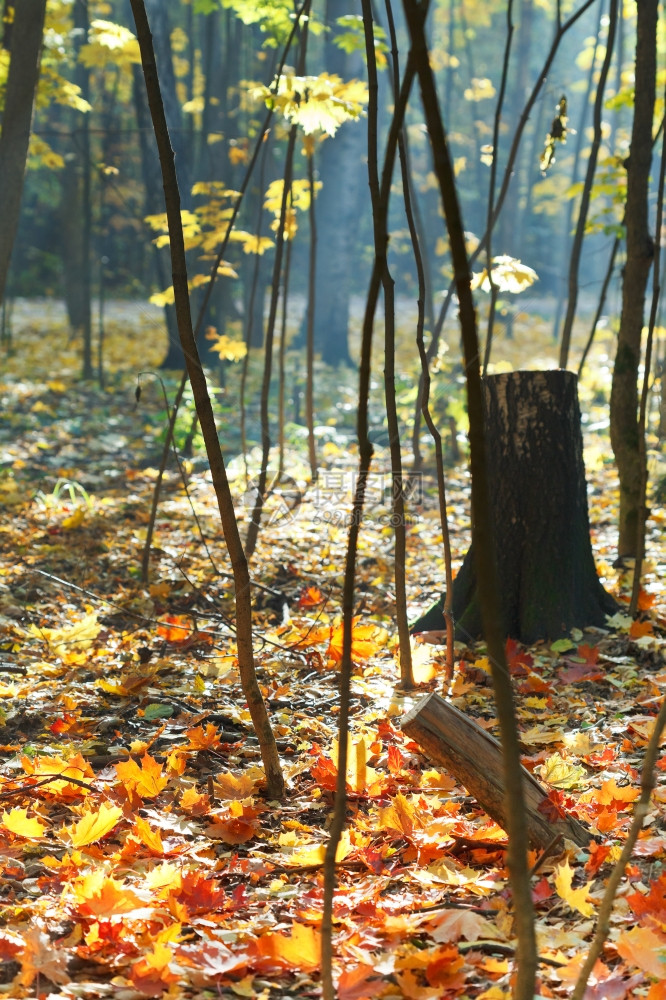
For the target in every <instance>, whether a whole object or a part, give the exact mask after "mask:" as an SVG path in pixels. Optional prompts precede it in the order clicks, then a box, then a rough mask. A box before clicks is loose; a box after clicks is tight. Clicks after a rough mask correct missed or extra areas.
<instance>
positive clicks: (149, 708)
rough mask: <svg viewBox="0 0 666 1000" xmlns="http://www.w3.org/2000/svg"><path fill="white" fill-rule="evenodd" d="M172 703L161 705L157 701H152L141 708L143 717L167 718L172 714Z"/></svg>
mask: <svg viewBox="0 0 666 1000" xmlns="http://www.w3.org/2000/svg"><path fill="white" fill-rule="evenodd" d="M173 712H174V708H173V705H162V704H160V703H159V702H152V703H151V704H150V705H146V707H145V708H144V710H143V717H144V719H169V718H171V716H172V715H173Z"/></svg>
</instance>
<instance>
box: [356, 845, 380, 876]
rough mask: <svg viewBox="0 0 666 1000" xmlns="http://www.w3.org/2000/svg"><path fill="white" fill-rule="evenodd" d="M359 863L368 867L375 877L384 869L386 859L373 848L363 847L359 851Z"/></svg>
mask: <svg viewBox="0 0 666 1000" xmlns="http://www.w3.org/2000/svg"><path fill="white" fill-rule="evenodd" d="M357 854H358V859H359V861H362V862H363V864H365V865H367V866H368V868H369V869H370V871H373V872H374V873H375V875H379V873H380V872H381V871H382V870H383V868H384V858H383V856H382V853H381V851H376V850H375V849H374V848H373V847H363V848H361V849H360V850H358V851H357Z"/></svg>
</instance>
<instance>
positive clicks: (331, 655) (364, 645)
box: [326, 618, 388, 663]
mask: <svg viewBox="0 0 666 1000" xmlns="http://www.w3.org/2000/svg"><path fill="white" fill-rule="evenodd" d="M359 622H360V618H354V619H353V620H352V648H351V655H352V660H354V662H359V661H363V660H369V659H370V657H371V656H374V655H375V653H378V652H379V650H380V649H381V648H382V646H385V645H386V643H387V641H388V633H387V631H386V629H383V628H380V627H379V626H378V625H360V624H359ZM342 632H343V625H342V622H340V624H339V625H336V626H335V627H334V628H333V629H331V636H330V639H329V643H328V649H327V650H326V655H327V657H328V659H329V660H332V661H333V662H334V663H339V662H340V661H341V659H342Z"/></svg>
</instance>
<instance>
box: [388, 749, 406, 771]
mask: <svg viewBox="0 0 666 1000" xmlns="http://www.w3.org/2000/svg"><path fill="white" fill-rule="evenodd" d="M387 765H388V769H389V772H390V773H391V774H398V773H399V772H400V771H402V769H403V767H404V766H405V755H404V754H403V752H402V750H400V748H399V747H397V746H395V744H392V745H391V746H390V747H389V748H388V760H387Z"/></svg>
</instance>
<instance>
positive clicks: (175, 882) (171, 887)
mask: <svg viewBox="0 0 666 1000" xmlns="http://www.w3.org/2000/svg"><path fill="white" fill-rule="evenodd" d="M182 884H183V876H182V874H181V871H180V869H179V868H177V867H176V865H172V864H170V863H169V862H168V861H163V862H162V864H161V865H158V866H157V868H153V870H152V871H150V872H148V874H147V875H146V885H147V886H148V888H149V889H152V890H154V891H155V892H158V893H159V894H161V895H167V894H168V893H169V892H177V891H178V890H179V889H180V887H181V886H182Z"/></svg>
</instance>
